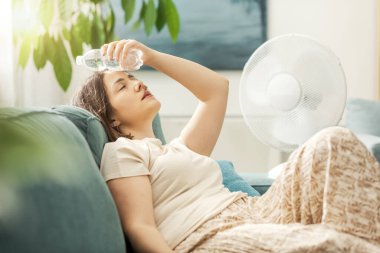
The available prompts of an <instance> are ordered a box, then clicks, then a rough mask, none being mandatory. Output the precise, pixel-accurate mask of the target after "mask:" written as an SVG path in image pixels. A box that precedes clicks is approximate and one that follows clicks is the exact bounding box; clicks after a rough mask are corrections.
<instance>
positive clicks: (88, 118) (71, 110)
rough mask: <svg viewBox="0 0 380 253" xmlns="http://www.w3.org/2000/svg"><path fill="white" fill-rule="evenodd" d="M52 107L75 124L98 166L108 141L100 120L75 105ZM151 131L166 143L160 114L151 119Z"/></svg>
mask: <svg viewBox="0 0 380 253" xmlns="http://www.w3.org/2000/svg"><path fill="white" fill-rule="evenodd" d="M52 109H53V110H54V111H56V112H58V113H60V114H62V115H64V116H65V117H67V118H68V119H69V120H71V121H72V122H73V123H74V125H76V127H77V128H78V129H79V130H80V132H81V133H82V135H83V136H84V138H85V139H86V141H87V142H88V145H89V146H90V148H91V151H92V154H93V156H94V159H95V161H96V163H97V165H98V167H100V161H101V159H102V152H103V148H104V144H106V143H107V142H108V138H107V134H106V131H105V130H104V128H103V126H102V124H101V123H100V120H99V119H98V118H97V117H95V116H94V115H93V114H91V113H90V112H89V111H87V110H84V109H82V108H80V107H76V106H71V105H58V106H54V107H52ZM153 131H154V134H155V136H156V137H157V138H159V139H160V140H161V142H162V143H166V141H165V138H164V135H163V133H162V129H161V122H160V116H159V115H158V114H157V116H156V117H155V118H154V120H153Z"/></svg>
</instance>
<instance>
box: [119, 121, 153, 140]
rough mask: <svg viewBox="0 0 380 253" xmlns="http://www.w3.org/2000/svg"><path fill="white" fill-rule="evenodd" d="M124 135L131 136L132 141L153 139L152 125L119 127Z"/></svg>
mask: <svg viewBox="0 0 380 253" xmlns="http://www.w3.org/2000/svg"><path fill="white" fill-rule="evenodd" d="M120 130H121V131H122V132H123V133H124V134H129V133H130V134H132V136H134V138H133V139H134V140H142V139H144V138H155V135H154V132H153V128H152V124H149V125H146V126H139V127H138V128H137V127H134V128H131V127H121V129H120Z"/></svg>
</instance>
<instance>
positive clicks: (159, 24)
mask: <svg viewBox="0 0 380 253" xmlns="http://www.w3.org/2000/svg"><path fill="white" fill-rule="evenodd" d="M165 5H166V0H159V1H158V8H157V20H156V29H157V31H158V32H160V31H161V30H162V28H163V27H164V26H165V24H166V14H165Z"/></svg>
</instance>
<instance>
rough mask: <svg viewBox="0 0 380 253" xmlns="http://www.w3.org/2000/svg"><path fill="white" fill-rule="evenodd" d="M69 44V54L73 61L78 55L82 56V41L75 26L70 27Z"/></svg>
mask: <svg viewBox="0 0 380 253" xmlns="http://www.w3.org/2000/svg"><path fill="white" fill-rule="evenodd" d="M69 42H70V49H71V54H72V56H73V58H74V59H75V58H76V57H77V56H78V55H82V54H83V46H82V44H83V40H82V37H81V33H80V29H79V27H77V26H73V27H71V40H69Z"/></svg>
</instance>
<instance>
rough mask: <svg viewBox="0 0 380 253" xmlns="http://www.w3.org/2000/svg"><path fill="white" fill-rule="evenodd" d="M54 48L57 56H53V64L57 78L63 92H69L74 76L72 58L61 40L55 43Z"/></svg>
mask: <svg viewBox="0 0 380 253" xmlns="http://www.w3.org/2000/svg"><path fill="white" fill-rule="evenodd" d="M54 48H55V54H53V55H54V56H53V59H52V64H53V68H54V73H55V77H56V78H57V81H58V83H59V86H61V88H62V89H63V91H67V89H68V87H69V85H70V82H71V75H72V66H71V62H70V58H69V55H68V54H67V51H66V48H65V46H64V44H63V42H62V39H61V38H58V41H56V42H55V45H54Z"/></svg>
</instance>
